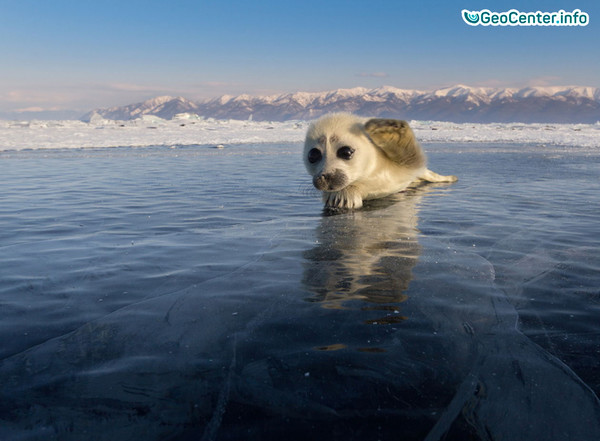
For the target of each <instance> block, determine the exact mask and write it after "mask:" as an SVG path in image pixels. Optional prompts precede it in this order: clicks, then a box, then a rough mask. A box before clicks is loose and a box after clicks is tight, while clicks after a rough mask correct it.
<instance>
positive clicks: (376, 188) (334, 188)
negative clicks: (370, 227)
mask: <svg viewBox="0 0 600 441" xmlns="http://www.w3.org/2000/svg"><path fill="white" fill-rule="evenodd" d="M426 162H427V161H426V158H425V153H424V152H423V150H422V149H421V146H420V145H419V143H418V142H417V140H416V139H415V135H414V133H413V131H412V130H411V128H410V127H409V126H408V123H407V122H406V121H399V120H395V119H381V118H373V119H368V118H360V117H358V116H355V115H351V114H348V113H334V114H330V115H326V116H324V117H322V118H320V119H318V120H317V121H315V122H314V123H312V124H311V125H310V127H309V128H308V132H307V134H306V141H305V143H304V165H305V166H306V169H307V170H308V173H309V174H310V175H312V177H313V185H314V186H315V187H316V188H317V189H318V190H321V191H322V192H323V201H324V202H325V207H326V208H328V209H352V208H360V207H362V205H363V201H364V200H367V199H377V198H381V197H384V196H388V195H390V194H392V193H396V192H399V191H402V190H404V189H405V188H406V187H408V186H409V185H410V184H411V183H413V182H416V181H426V182H455V181H456V180H457V178H456V176H441V175H438V174H437V173H434V172H432V171H431V170H429V169H427V165H426Z"/></svg>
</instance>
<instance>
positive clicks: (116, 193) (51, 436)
mask: <svg viewBox="0 0 600 441" xmlns="http://www.w3.org/2000/svg"><path fill="white" fill-rule="evenodd" d="M123 129H126V128H123ZM304 129H305V127H299V128H298V127H292V126H290V130H298V131H299V132H298V133H300V132H302V131H303V130H304ZM588 129H589V130H597V129H596V128H594V127H593V126H588ZM3 130H5V131H6V133H9V132H8V131H9V130H16V131H18V130H30V129H28V128H24V127H16V128H15V127H12V128H4V129H3ZM86 130H87V129H86ZM103 130H108V129H103ZM111 130H112V129H111ZM114 130H118V129H116V128H115V129H114ZM265 130H270V129H265ZM542 130H543V129H540V131H542ZM565 130H566V129H565ZM569 130H575V129H569ZM433 131H435V130H432V132H433ZM10 133H20V132H10ZM69 133H73V131H72V130H71V132H69ZM294 133H296V132H294ZM565 133H568V134H569V136H571V135H570V134H571V132H570V131H569V132H565ZM11 136H13V138H7V139H12V140H14V141H15V142H16V141H18V136H21V135H11ZM228 139H229V138H227V139H220V138H219V139H217V138H215V140H214V141H215V142H225V141H227V140H228ZM566 139H569V138H568V137H567V138H566ZM589 139H594V138H593V136H590V138H589ZM36 142H37V141H36ZM40 142H41V141H40ZM73 142H74V143H76V140H74V141H73ZM590 142H591V144H590V143H588V144H587V145H579V146H578V145H548V144H547V143H545V145H539V144H531V143H528V144H500V143H481V142H470V143H460V142H454V143H451V144H445V143H425V144H424V147H425V150H426V151H427V153H428V156H429V164H430V167H431V169H433V170H434V171H436V172H439V173H442V174H456V175H457V176H458V177H459V182H457V183H456V184H452V185H430V186H425V187H421V188H418V189H414V190H410V191H407V192H405V193H400V194H398V195H395V196H393V197H389V198H386V199H382V200H379V201H375V202H372V203H370V204H369V205H367V206H366V207H365V209H363V210H360V211H356V212H354V213H346V214H341V215H337V216H325V215H324V214H323V213H322V211H321V209H322V203H321V201H320V199H319V196H318V194H317V192H316V190H313V189H312V188H311V185H310V178H309V177H308V175H307V174H306V172H305V171H304V168H303V166H302V161H301V151H302V146H301V143H299V142H275V143H266V144H239V145H232V144H228V145H226V146H225V148H224V149H214V148H211V146H210V145H202V146H199V145H191V146H179V147H178V146H176V145H173V146H169V145H166V144H168V143H165V145H163V146H154V147H153V146H148V147H140V148H132V147H123V148H88V149H65V148H63V149H53V150H44V149H42V150H19V149H18V148H12V147H10V146H9V147H7V148H5V149H4V150H5V151H4V152H0V183H1V188H2V195H1V196H0V201H1V203H0V249H1V252H2V253H1V254H0V339H1V341H2V345H1V347H0V360H1V361H0V384H2V388H1V389H0V398H1V399H0V409H1V411H0V439H2V440H82V439H85V440H89V441H94V440H107V441H108V440H110V441H120V440H140V439H144V440H280V439H284V440H288V441H289V440H321V439H323V440H325V439H326V440H392V439H393V440H397V439H402V440H427V441H432V440H442V439H443V440H447V441H450V440H467V439H468V440H500V439H506V440H533V439H539V440H558V439H560V440H577V441H587V440H589V441H592V440H594V441H596V440H598V439H600V403H599V401H598V398H597V396H598V394H599V393H600V320H599V319H598V318H599V317H600V288H599V287H600V253H599V249H600V222H599V221H598V207H599V206H600V150H599V149H598V148H597V147H596V146H594V145H593V142H597V141H590ZM17 144H18V143H17ZM559 144H560V143H559ZM563 144H564V143H563ZM15 145H16V144H15ZM19 145H21V146H22V144H19ZM63 146H64V145H63ZM67 147H72V146H71V145H69V146H67Z"/></svg>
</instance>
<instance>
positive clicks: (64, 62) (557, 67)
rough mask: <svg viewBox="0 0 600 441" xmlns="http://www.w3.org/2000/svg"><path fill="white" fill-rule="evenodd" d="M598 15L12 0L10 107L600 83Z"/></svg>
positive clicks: (598, 9) (1, 2)
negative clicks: (507, 19) (481, 17)
mask: <svg viewBox="0 0 600 441" xmlns="http://www.w3.org/2000/svg"><path fill="white" fill-rule="evenodd" d="M484 8H487V9H490V10H492V11H497V12H502V11H506V10H509V9H513V8H514V9H518V10H520V11H537V10H541V11H548V12H553V11H559V10H561V9H564V10H566V11H571V10H573V9H576V8H578V9H581V10H582V11H584V12H587V13H588V14H589V15H590V24H589V25H588V26H586V27H481V26H478V27H471V26H468V25H466V24H465V23H464V22H463V20H462V19H461V16H460V11H461V10H462V9H469V10H480V9H484ZM599 29H600V3H598V2H597V1H589V0H586V1H577V2H575V1H570V2H566V1H563V2H559V1H494V2H490V1H488V2H482V1H471V0H464V1H446V2H440V1H437V2H432V1H427V0H425V1H419V2H406V4H403V2H401V1H399V0H369V1H353V0H347V1H327V0H320V1H313V0H303V1H297V2H295V1H294V2H292V1H287V2H286V1H283V0H277V1H260V0H255V1H254V2H253V1H249V0H245V1H228V0H196V1H178V0H169V1H152V0H145V1H127V0H118V1H113V0H94V1H87V0H73V1H67V0H37V1H34V0H0V63H1V64H0V65H1V66H2V67H1V69H0V111H3V112H8V111H16V110H22V109H31V110H33V109H38V110H42V109H43V110H51V109H55V110H59V109H75V110H82V111H86V110H89V109H92V108H95V107H103V106H111V105H123V104H129V103H132V102H135V101H141V100H143V99H147V98H150V97H153V96H157V95H163V94H169V95H183V96H185V97H188V98H191V99H202V98H210V97H216V96H220V95H222V94H240V93H250V94H271V93H280V92H290V91H296V90H306V91H322V90H330V89H337V88H348V87H355V86H364V87H378V86H382V85H391V86H395V87H401V88H416V89H434V88H437V87H443V86H448V85H452V84H458V83H460V84H467V85H473V86H500V87H508V86H510V87H524V86H529V85H585V86H594V87H600V75H599V74H600V50H598V44H599V43H600V31H599Z"/></svg>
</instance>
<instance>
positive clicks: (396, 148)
mask: <svg viewBox="0 0 600 441" xmlns="http://www.w3.org/2000/svg"><path fill="white" fill-rule="evenodd" d="M365 132H366V133H367V135H369V138H371V141H373V144H375V145H376V146H377V147H379V148H380V149H381V150H383V151H384V152H385V154H386V155H387V156H388V157H389V158H390V159H391V160H392V161H394V162H397V163H398V164H400V165H405V166H408V167H415V168H418V167H424V166H425V162H426V161H425V154H424V153H423V150H422V149H421V146H420V145H419V143H418V142H417V140H416V139H415V135H414V133H413V131H412V129H411V128H410V127H409V125H408V123H407V122H406V121H399V120H397V119H381V118H374V119H370V120H369V121H367V122H366V123H365Z"/></svg>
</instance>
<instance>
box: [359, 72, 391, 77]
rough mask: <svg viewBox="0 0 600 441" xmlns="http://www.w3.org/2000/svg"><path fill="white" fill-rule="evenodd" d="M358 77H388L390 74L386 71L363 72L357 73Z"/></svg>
mask: <svg viewBox="0 0 600 441" xmlns="http://www.w3.org/2000/svg"><path fill="white" fill-rule="evenodd" d="M356 76H357V77H362V78H387V77H389V75H388V74H387V73H385V72H361V73H358V74H356Z"/></svg>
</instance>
